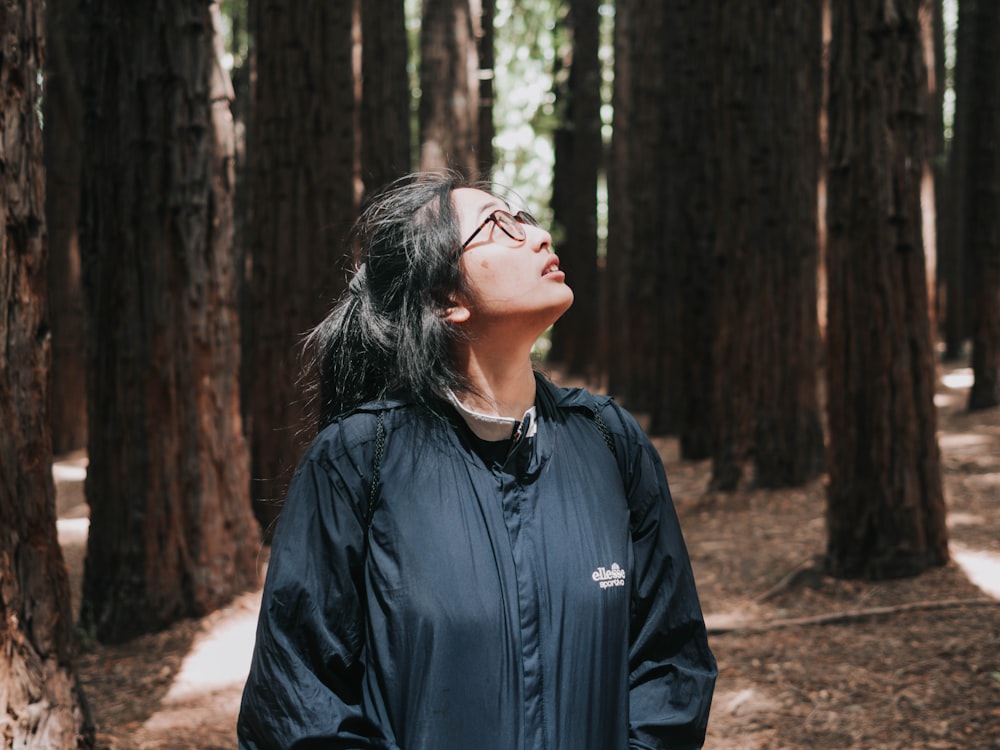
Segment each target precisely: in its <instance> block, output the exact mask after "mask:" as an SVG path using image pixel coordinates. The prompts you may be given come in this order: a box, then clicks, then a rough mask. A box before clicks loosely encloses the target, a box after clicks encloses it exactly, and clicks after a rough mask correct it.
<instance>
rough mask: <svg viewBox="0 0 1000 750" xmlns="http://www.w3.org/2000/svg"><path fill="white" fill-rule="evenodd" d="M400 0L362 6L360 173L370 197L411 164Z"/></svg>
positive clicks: (408, 80) (408, 97) (404, 29)
mask: <svg viewBox="0 0 1000 750" xmlns="http://www.w3.org/2000/svg"><path fill="white" fill-rule="evenodd" d="M407 49H408V48H407V38H406V14H405V13H404V7H403V3H402V1H401V0H377V1H376V0H368V2H363V3H361V72H362V89H361V134H362V135H361V173H362V177H363V179H364V184H365V193H366V195H370V194H372V193H375V192H378V190H379V189H380V188H382V187H384V186H386V185H388V184H389V183H390V182H392V181H393V180H395V179H397V178H399V177H402V176H403V175H405V174H407V173H408V172H410V170H411V168H412V167H411V165H410V79H409V77H408V75H407V72H406V62H407V57H408V54H407Z"/></svg>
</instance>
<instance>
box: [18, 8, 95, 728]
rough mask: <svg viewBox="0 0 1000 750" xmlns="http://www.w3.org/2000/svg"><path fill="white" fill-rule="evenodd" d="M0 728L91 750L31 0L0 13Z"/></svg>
mask: <svg viewBox="0 0 1000 750" xmlns="http://www.w3.org/2000/svg"><path fill="white" fill-rule="evenodd" d="M0 30H2V32H3V43H4V50H5V52H4V58H3V65H0V143H3V157H2V162H3V167H4V168H3V169H2V170H0V219H2V220H3V224H2V227H3V228H2V229H0V279H2V281H0V299H3V300H4V314H3V315H2V316H0V394H2V395H0V582H2V585H0V717H2V719H0V722H2V725H3V731H2V737H3V740H4V746H5V747H18V748H21V747H38V748H43V747H44V748H49V747H52V748H84V747H92V746H93V742H94V734H93V727H92V726H90V722H89V719H88V717H87V716H86V712H85V709H84V705H83V699H82V696H81V694H80V691H79V689H78V687H77V683H76V676H75V674H74V673H73V669H72V665H71V657H72V653H71V644H72V633H73V618H72V613H71V612H70V594H69V578H68V577H67V575H66V566H65V564H64V562H63V557H62V551H61V549H60V548H59V541H58V538H57V536H56V507H55V506H56V502H55V488H54V486H53V484H52V443H51V438H50V433H49V425H48V419H47V414H46V408H45V401H46V378H47V369H48V364H49V356H50V351H49V346H50V338H49V332H48V322H47V320H46V316H45V304H46V288H45V268H46V247H45V219H44V216H45V212H44V209H45V206H44V202H45V186H44V185H45V177H44V172H43V169H42V133H41V130H40V128H39V121H38V117H37V115H36V106H37V105H38V102H39V99H40V97H41V87H40V86H39V85H38V74H39V72H40V69H41V61H42V59H43V58H44V44H43V39H42V33H43V32H42V3H41V0H27V1H26V2H21V3H5V4H3V5H2V6H0Z"/></svg>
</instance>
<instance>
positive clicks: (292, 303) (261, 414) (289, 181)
mask: <svg viewBox="0 0 1000 750" xmlns="http://www.w3.org/2000/svg"><path fill="white" fill-rule="evenodd" d="M356 8H357V5H356V4H355V3H353V2H347V3H331V2H326V1H325V0H303V1H302V2H296V3H291V4H288V3H282V2H278V0H255V2H254V3H253V4H252V7H251V18H250V26H251V32H252V33H251V37H252V39H253V41H254V47H253V56H254V61H255V62H254V64H255V70H256V81H255V86H254V94H253V108H252V112H251V122H250V125H249V130H250V134H249V153H248V160H249V167H248V169H249V172H250V181H251V187H250V190H251V196H250V203H251V215H252V222H253V227H254V231H253V232H252V233H251V234H250V236H249V237H248V241H249V253H250V272H249V273H250V293H249V298H250V304H249V305H248V310H247V312H248V318H247V324H248V329H247V334H246V338H245V341H246V352H247V358H246V365H245V370H244V387H245V393H246V398H247V403H246V407H245V410H246V415H247V423H248V434H249V435H250V455H251V465H252V474H253V482H252V490H251V492H252V495H253V497H254V499H255V500H256V504H255V512H256V513H257V517H258V519H259V520H260V522H261V525H262V526H263V527H264V528H265V532H268V533H269V531H270V528H271V525H272V522H273V521H274V519H275V518H277V515H278V508H279V501H280V499H281V498H282V497H283V496H284V494H285V489H286V488H287V485H288V480H289V479H290V478H291V474H292V471H293V470H294V468H295V465H296V464H297V463H298V460H299V457H300V456H301V452H302V449H303V447H304V445H305V444H306V443H307V442H308V441H309V439H310V438H311V436H312V435H313V434H314V423H313V415H312V412H311V409H310V408H309V406H308V405H307V404H306V403H305V401H304V400H303V396H302V394H301V393H300V391H299V389H298V380H299V375H300V358H299V354H300V343H301V340H302V335H303V334H304V333H305V332H306V331H308V330H310V329H311V328H313V327H314V326H315V325H317V324H318V323H319V322H320V321H321V320H322V319H323V317H324V316H325V315H326V314H327V312H329V309H330V306H331V305H332V303H333V300H334V299H335V298H336V297H337V296H338V295H339V294H340V293H341V292H342V291H343V290H344V288H345V286H346V269H347V267H348V266H349V265H350V263H351V255H350V249H349V247H348V246H347V244H346V238H347V236H348V234H349V232H350V228H351V226H352V224H353V223H354V221H355V219H356V217H357V213H358V202H359V198H360V196H358V195H357V194H356V191H355V185H356V179H357V178H358V177H359V176H358V175H356V173H355V164H356V157H357V155H358V153H359V139H358V136H357V132H356V121H357V119H358V118H357V117H356V116H355V113H356V112H357V111H358V103H357V102H356V100H355V70H354V63H353V59H352V50H353V46H352V45H353V41H352V29H353V23H354V13H355V10H356Z"/></svg>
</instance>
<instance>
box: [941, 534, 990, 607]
mask: <svg viewBox="0 0 1000 750" xmlns="http://www.w3.org/2000/svg"><path fill="white" fill-rule="evenodd" d="M951 556H952V559H954V561H955V562H956V563H958V566H959V567H960V568H961V569H962V571H963V572H964V573H965V575H967V576H968V577H969V580H970V581H972V582H973V583H974V584H975V585H976V586H978V587H979V588H981V589H982V590H983V591H985V592H986V593H987V594H989V595H990V596H992V597H993V598H994V599H1000V554H997V553H995V552H987V551H986V550H979V549H970V548H968V547H963V546H961V545H959V544H952V545H951Z"/></svg>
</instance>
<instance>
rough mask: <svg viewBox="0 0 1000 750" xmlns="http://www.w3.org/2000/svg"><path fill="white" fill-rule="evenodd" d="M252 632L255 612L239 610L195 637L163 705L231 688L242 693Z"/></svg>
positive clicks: (255, 623) (254, 630)
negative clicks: (235, 688)
mask: <svg viewBox="0 0 1000 750" xmlns="http://www.w3.org/2000/svg"><path fill="white" fill-rule="evenodd" d="M256 628H257V610H256V609H240V611H239V612H237V613H236V614H235V615H233V616H227V618H226V619H225V620H223V621H220V622H219V623H218V624H217V625H216V626H215V627H213V628H211V629H209V630H208V631H206V632H204V633H202V634H201V635H199V636H198V638H196V639H195V642H194V644H193V646H192V648H191V650H190V651H189V652H188V655H187V656H186V657H185V658H184V662H183V663H182V664H181V668H180V671H178V673H177V676H176V677H175V678H174V682H173V684H172V685H171V686H170V690H169V691H168V692H167V695H166V698H165V699H164V702H165V703H167V704H170V703H182V702H184V701H189V700H191V699H192V698H194V697H197V696H200V695H205V694H206V693H214V692H217V691H219V690H223V689H226V688H230V687H234V686H235V687H239V688H241V689H242V686H243V683H244V682H245V681H246V678H247V673H248V672H249V671H250V656H251V654H252V652H253V644H254V636H255V633H256Z"/></svg>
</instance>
